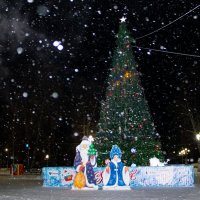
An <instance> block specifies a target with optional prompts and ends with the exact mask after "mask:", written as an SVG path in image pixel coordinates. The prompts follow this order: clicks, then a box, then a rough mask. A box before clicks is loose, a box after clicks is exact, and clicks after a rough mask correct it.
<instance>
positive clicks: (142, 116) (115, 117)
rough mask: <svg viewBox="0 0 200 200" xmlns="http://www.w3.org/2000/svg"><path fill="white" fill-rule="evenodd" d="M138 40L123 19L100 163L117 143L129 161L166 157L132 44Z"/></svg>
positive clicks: (104, 109) (103, 117)
mask: <svg viewBox="0 0 200 200" xmlns="http://www.w3.org/2000/svg"><path fill="white" fill-rule="evenodd" d="M134 42H135V41H134V40H133V38H132V37H131V36H130V33H129V31H128V30H127V27H126V24H125V23H124V22H123V23H121V24H120V27H119V33H118V35H117V47H116V49H115V52H114V55H113V59H112V68H111V70H110V75H109V77H108V87H107V92H106V100H105V101H103V102H102V104H101V112H100V120H99V124H98V126H99V131H98V132H97V134H96V140H95V143H96V148H97V151H98V164H100V165H102V164H104V160H105V159H106V158H108V157H109V151H110V150H111V148H112V145H114V144H117V145H118V146H119V147H120V148H121V149H122V153H123V158H124V162H125V163H126V164H127V165H131V164H132V163H135V164H136V165H149V159H150V158H152V157H154V156H156V157H157V158H159V159H161V158H162V155H161V152H160V143H159V141H158V134H157V133H156V130H155V127H154V123H153V121H152V118H151V115H150V112H149V108H148V104H147V101H146V99H145V96H144V91H143V88H142V86H141V84H140V78H139V75H140V74H139V73H138V71H137V69H136V68H137V64H136V62H135V59H134V57H133V52H132V46H131V44H132V43H134Z"/></svg>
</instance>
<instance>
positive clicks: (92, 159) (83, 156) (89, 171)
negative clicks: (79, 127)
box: [74, 136, 98, 189]
mask: <svg viewBox="0 0 200 200" xmlns="http://www.w3.org/2000/svg"><path fill="white" fill-rule="evenodd" d="M90 145H91V140H89V139H88V138H87V137H86V136H84V137H83V139H82V142H81V143H80V145H78V146H77V147H76V156H75V159H74V167H75V169H76V172H77V174H78V173H79V172H80V173H81V174H84V177H83V178H84V179H85V180H75V179H76V177H75V178H74V187H75V188H76V187H78V188H79V189H81V188H83V187H85V186H87V187H89V188H95V189H98V186H97V185H96V179H95V175H94V170H93V167H96V166H97V162H96V151H95V155H94V154H93V155H91V152H88V151H89V149H90ZM92 147H93V146H92ZM92 150H93V151H92V152H94V149H92ZM82 172H83V173H82ZM82 176H83V175H82ZM80 177H81V176H80ZM77 182H83V184H84V185H83V184H82V185H81V184H80V183H77ZM75 188H74V189H75Z"/></svg>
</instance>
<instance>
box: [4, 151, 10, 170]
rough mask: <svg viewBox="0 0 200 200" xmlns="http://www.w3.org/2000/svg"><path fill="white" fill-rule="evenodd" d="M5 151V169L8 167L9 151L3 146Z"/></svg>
mask: <svg viewBox="0 0 200 200" xmlns="http://www.w3.org/2000/svg"><path fill="white" fill-rule="evenodd" d="M5 152H6V166H7V169H8V159H9V155H8V153H9V151H8V148H5Z"/></svg>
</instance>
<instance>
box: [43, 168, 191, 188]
mask: <svg viewBox="0 0 200 200" xmlns="http://www.w3.org/2000/svg"><path fill="white" fill-rule="evenodd" d="M94 171H95V178H96V182H97V185H98V189H100V190H102V189H103V190H108V189H109V190H110V189H111V190H119V189H120V188H114V189H112V188H106V187H105V186H103V176H102V174H103V171H104V168H102V167H97V168H94ZM75 174H76V172H75V169H74V168H73V167H44V168H43V169H42V177H43V186H44V187H68V188H72V187H73V179H74V176H75ZM129 175H130V187H128V188H136V187H193V186H194V168H193V166H192V165H171V166H170V165H169V166H164V167H134V168H131V167H130V168H129ZM124 189H125V188H124ZM85 190H91V189H90V188H86V189H85Z"/></svg>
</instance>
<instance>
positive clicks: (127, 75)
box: [124, 71, 132, 78]
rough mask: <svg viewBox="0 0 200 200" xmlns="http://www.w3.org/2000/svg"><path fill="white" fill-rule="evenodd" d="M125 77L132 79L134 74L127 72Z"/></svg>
mask: <svg viewBox="0 0 200 200" xmlns="http://www.w3.org/2000/svg"><path fill="white" fill-rule="evenodd" d="M124 77H125V78H131V77H132V73H131V72H130V71H126V72H125V73H124Z"/></svg>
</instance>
